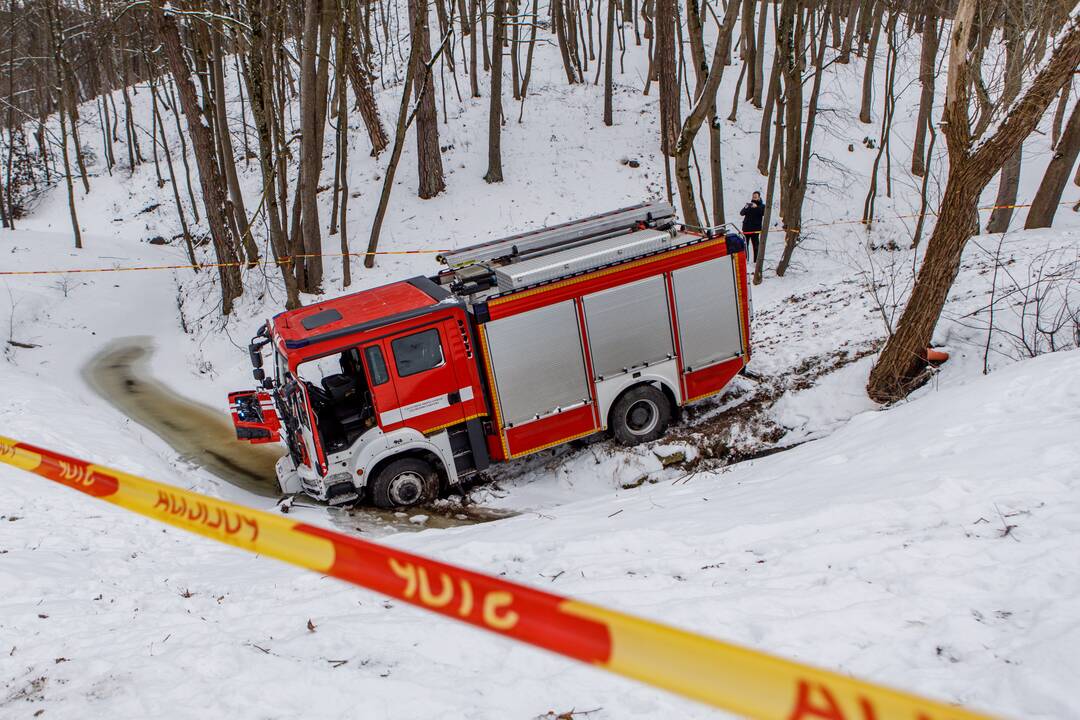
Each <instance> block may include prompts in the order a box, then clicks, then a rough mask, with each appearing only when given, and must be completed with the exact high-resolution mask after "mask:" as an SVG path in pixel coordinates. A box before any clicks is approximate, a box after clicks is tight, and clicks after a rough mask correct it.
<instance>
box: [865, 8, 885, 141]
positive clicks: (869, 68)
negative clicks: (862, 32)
mask: <svg viewBox="0 0 1080 720" xmlns="http://www.w3.org/2000/svg"><path fill="white" fill-rule="evenodd" d="M869 1H870V2H873V0H869ZM884 13H885V4H884V3H882V2H876V3H874V10H873V11H872V12H871V13H870V14H869V17H870V18H871V20H870V22H871V23H872V24H873V30H872V31H871V34H870V46H869V47H868V48H867V50H866V65H865V66H864V67H863V84H862V105H861V106H860V108H859V122H863V123H867V124H869V123H871V122H872V121H873V119H872V118H871V116H870V109H871V106H872V105H873V101H874V60H875V58H876V57H877V46H878V40H879V39H880V38H881V18H882V16H883V15H884Z"/></svg>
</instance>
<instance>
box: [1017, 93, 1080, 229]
mask: <svg viewBox="0 0 1080 720" xmlns="http://www.w3.org/2000/svg"><path fill="white" fill-rule="evenodd" d="M1066 87H1068V86H1067V85H1066ZM1078 153H1080V101H1077V103H1076V104H1075V105H1073V109H1072V114H1070V115H1069V122H1068V124H1067V125H1066V126H1065V132H1064V134H1062V136H1061V140H1060V141H1058V144H1057V147H1055V148H1054V155H1053V157H1051V158H1050V164H1049V165H1047V166H1046V172H1045V173H1043V178H1042V182H1040V183H1039V189H1038V191H1036V193H1035V199H1034V200H1033V201H1032V203H1031V209H1030V210H1028V215H1027V222H1025V223H1024V229H1026V230H1031V229H1032V228H1044V227H1050V226H1051V225H1052V224H1053V222H1054V214H1055V213H1056V212H1057V209H1058V207H1059V205H1060V204H1061V193H1062V192H1064V190H1065V185H1066V184H1067V183H1068V182H1069V175H1070V174H1071V170H1072V168H1073V165H1075V164H1076V157H1077V154H1078ZM1077 177H1078V178H1080V175H1078V176H1077ZM1078 184H1080V183H1078Z"/></svg>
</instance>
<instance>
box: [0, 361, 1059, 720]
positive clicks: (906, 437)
mask: <svg viewBox="0 0 1080 720" xmlns="http://www.w3.org/2000/svg"><path fill="white" fill-rule="evenodd" d="M10 390H11V392H10V394H11V395H12V396H13V397H12V403H11V404H10V405H8V406H7V407H5V408H4V410H3V411H2V415H0V417H2V424H3V426H4V427H5V429H9V431H10V432H13V433H15V434H31V435H35V436H41V435H42V433H41V431H40V429H39V427H38V425H37V422H36V419H35V418H34V417H33V416H31V414H30V413H31V412H33V413H34V415H38V414H40V413H47V414H48V415H49V416H50V417H53V418H54V419H55V420H56V423H55V425H56V427H55V428H54V430H53V431H52V432H55V440H56V441H57V442H61V441H63V442H64V443H65V444H67V445H69V446H73V449H74V450H75V451H76V452H79V453H82V454H85V455H87V456H89V457H92V458H94V459H99V460H104V461H109V462H113V463H115V464H118V465H122V466H124V467H127V468H132V469H138V470H142V471H144V472H147V473H150V474H155V475H157V476H158V477H168V475H169V472H170V470H169V468H167V467H164V466H161V465H160V464H155V463H152V462H147V460H146V456H145V453H144V452H143V449H142V448H141V447H140V446H139V445H138V444H137V443H135V442H133V441H132V439H131V438H130V437H129V436H125V435H123V434H121V433H115V432H111V431H110V430H111V429H110V428H101V429H99V430H95V431H93V432H91V433H86V432H81V431H82V430H85V429H86V428H87V427H92V426H94V425H96V422H95V421H94V419H93V410H92V409H89V408H86V407H85V406H81V405H80V403H78V402H73V401H72V400H71V399H69V398H67V397H65V396H64V394H63V393H60V392H58V391H53V390H50V389H47V388H42V387H41V386H40V385H37V384H34V383H30V382H26V383H19V384H17V385H15V386H12V387H11V388H10ZM1078 407H1080V352H1077V351H1073V352H1068V353H1057V354H1054V355H1049V356H1045V357H1041V358H1038V359H1036V360H1032V361H1029V362H1025V363H1021V364H1017V365H1014V366H1012V367H1010V368H1007V369H1005V370H1002V371H1000V372H997V373H994V374H992V375H990V376H987V377H983V378H978V379H974V380H972V381H970V382H966V383H963V384H958V385H957V386H955V387H951V388H948V389H945V390H942V391H940V392H937V393H934V394H931V395H928V396H927V397H924V398H922V399H920V400H918V401H916V402H912V403H909V404H907V405H904V406H902V407H898V408H896V409H893V410H889V411H885V412H867V413H863V414H860V415H858V416H857V417H855V418H854V419H853V420H852V421H851V422H850V423H848V424H847V425H846V426H845V427H844V428H842V429H840V430H838V431H837V432H835V433H834V434H833V435H832V436H830V437H828V438H826V439H823V440H820V441H817V442H813V443H810V444H806V445H803V446H801V447H799V448H796V449H794V450H792V451H789V452H786V453H782V454H779V455H774V456H771V457H768V458H764V459H761V460H757V461H752V462H748V463H743V464H740V465H737V466H733V467H731V468H730V469H729V470H728V471H726V472H718V473H700V474H696V475H694V476H692V477H688V478H685V479H683V480H682V481H679V482H672V483H662V484H657V485H645V486H643V487H641V488H638V489H637V490H635V491H632V492H626V493H624V494H622V495H620V496H618V497H617V498H614V499H611V498H599V499H593V500H586V501H581V502H576V503H570V504H566V505H563V506H561V507H557V508H554V509H549V510H548V511H546V512H545V513H544V515H543V517H537V516H535V515H527V516H521V517H517V518H513V519H510V520H504V521H500V522H498V523H491V524H486V525H477V526H472V527H467V528H458V529H452V530H440V531H426V532H422V533H419V534H415V535H397V536H394V537H393V538H392V539H391V540H389V541H390V542H393V543H395V544H398V545H401V546H404V547H408V548H410V549H413V550H417V551H419V552H422V553H428V554H433V555H436V556H439V557H441V558H445V559H448V560H451V561H454V562H459V563H462V564H465V565H468V566H470V567H474V568H479V569H483V570H486V571H488V572H492V573H498V574H503V575H505V576H506V577H508V578H510V579H513V580H518V581H521V582H525V583H530V584H535V585H539V586H543V587H547V588H552V589H554V590H556V591H558V592H560V593H566V594H569V595H572V596H576V597H581V598H587V599H589V600H591V601H594V602H597V603H602V604H605V605H608V606H612V607H616V608H619V609H624V610H629V611H632V612H635V613H640V614H643V615H645V616H648V617H652V618H656V619H659V620H663V621H665V622H669V623H674V624H676V625H680V626H683V627H686V628H690V629H693V630H696V631H699V632H703V633H707V634H710V635H715V636H719V637H723V638H728V639H733V640H736V641H739V642H742V643H745V644H748V645H751V646H754V647H760V648H765V649H769V650H771V651H774V652H779V653H782V654H785V655H788V656H791V657H796V658H800V659H802V660H805V661H808V662H812V663H815V664H820V665H826V666H829V667H834V668H839V669H841V670H842V671H846V672H851V673H855V674H858V675H861V676H864V677H867V678H871V679H875V680H878V681H882V682H886V683H890V684H895V685H899V686H902V687H905V688H908V689H912V690H916V691H920V692H923V693H927V694H930V695H934V696H937V697H941V698H945V699H948V700H956V701H960V702H963V703H965V704H967V705H971V706H974V707H981V708H985V709H989V710H993V711H995V712H1000V713H1004V714H1006V715H1013V716H1016V717H1045V718H1060V717H1067V716H1070V715H1074V714H1075V713H1076V712H1078V711H1080V705H1077V702H1076V699H1075V697H1074V696H1073V695H1072V694H1071V688H1072V680H1073V679H1074V678H1075V677H1076V675H1077V673H1080V657H1078V656H1077V653H1076V651H1075V648H1076V646H1077V643H1078V642H1080V626H1078V625H1077V621H1076V608H1075V607H1074V605H1073V603H1072V602H1071V599H1072V598H1075V597H1076V596H1077V594H1078V593H1080V532H1078V531H1080V476H1078V474H1077V467H1080V446H1078V445H1077V443H1076V438H1077V437H1078V436H1080V410H1078V409H1077V408H1078ZM71 438H78V439H77V440H75V441H74V442H72V440H71ZM0 479H2V481H3V486H4V500H3V508H4V510H3V517H2V518H0V520H2V522H0V553H3V555H2V558H0V586H2V587H3V588H4V589H5V590H4V599H3V608H4V609H3V614H2V617H0V638H2V640H0V643H2V645H0V651H2V652H0V682H2V683H3V690H2V691H0V714H4V715H7V714H9V713H10V714H11V716H13V717H14V716H22V715H24V714H27V711H32V710H37V709H44V710H46V712H47V715H46V717H53V716H60V717H106V716H107V717H117V718H126V717H131V718H135V717H149V716H168V717H176V718H183V717H192V718H195V717H205V716H206V715H207V714H208V713H210V714H225V713H239V715H240V716H243V717H297V716H301V717H343V718H344V717H357V716H360V717H472V718H507V717H535V716H538V715H541V714H543V713H545V712H547V711H549V710H555V711H559V712H562V711H566V710H570V709H577V710H578V711H581V710H586V709H593V708H598V710H597V712H596V713H595V714H594V715H589V716H588V717H596V718H627V717H641V718H646V717H648V718H655V717H711V716H713V715H712V714H711V712H710V711H708V710H706V709H705V708H702V707H699V706H696V705H693V704H690V703H688V702H684V701H681V700H678V699H676V698H673V697H671V696H669V695H667V694H665V693H663V692H660V691H657V690H653V689H650V688H647V687H644V686H641V685H635V684H632V683H630V682H628V681H624V680H622V679H618V678H614V677H608V676H605V675H604V674H603V673H601V672H600V671H599V670H595V669H591V668H588V667H584V666H578V665H574V664H572V663H570V662H568V661H564V660H562V659H560V658H556V657H553V656H549V655H546V654H544V653H542V652H540V651H535V650H532V649H528V648H523V647H519V646H515V645H512V644H511V643H509V642H507V641H504V640H502V639H501V638H495V637H489V636H486V635H483V634H480V633H478V632H477V631H475V630H473V629H471V628H467V627H462V626H457V625H454V624H452V623H450V622H447V621H444V620H442V619H437V618H433V617H429V616H426V615H425V614H424V613H422V612H421V611H419V610H415V609H412V608H408V607H403V606H397V604H396V603H393V602H389V601H386V600H383V599H381V598H379V597H376V596H374V595H372V594H369V593H366V592H363V591H360V590H357V589H355V588H351V587H347V586H345V585H343V584H340V583H338V582H337V581H334V580H331V579H327V578H324V577H319V576H317V575H314V574H310V573H304V572H303V571H300V570H297V569H294V568H291V567H287V566H284V565H281V564H278V563H277V562H275V561H272V560H267V559H262V558H256V557H251V556H247V555H244V554H242V553H240V552H239V551H235V550H233V549H230V548H227V547H223V546H217V545H214V544H212V543H210V542H209V541H206V540H203V539H201V538H197V537H192V536H188V535H187V534H185V533H182V532H180V531H175V530H172V529H164V528H162V527H160V526H156V525H155V524H153V523H152V522H150V521H147V520H144V519H141V518H138V517H135V516H132V515H130V514H126V513H124V512H123V511H121V510H119V509H116V508H113V507H111V506H107V505H103V504H102V505H94V504H92V501H91V500H90V499H88V498H85V497H83V496H80V495H77V494H75V493H71V492H70V491H67V490H64V489H62V488H59V487H55V486H52V485H50V484H49V483H47V482H45V481H43V480H41V479H39V478H35V477H33V476H30V475H25V474H20V473H19V472H18V471H16V470H13V469H10V468H0ZM309 619H310V620H311V622H312V623H313V625H314V627H315V630H314V631H310V630H309V629H308V627H307V625H308V620H309Z"/></svg>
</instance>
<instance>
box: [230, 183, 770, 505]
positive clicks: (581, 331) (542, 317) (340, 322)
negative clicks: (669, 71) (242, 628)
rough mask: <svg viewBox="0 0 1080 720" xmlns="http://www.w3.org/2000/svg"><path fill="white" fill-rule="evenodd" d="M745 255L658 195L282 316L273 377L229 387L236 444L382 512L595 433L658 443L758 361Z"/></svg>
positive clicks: (291, 477) (302, 484)
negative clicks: (271, 455) (753, 354)
mask: <svg viewBox="0 0 1080 720" xmlns="http://www.w3.org/2000/svg"><path fill="white" fill-rule="evenodd" d="M744 252H745V244H744V242H743V239H742V238H741V237H740V236H739V235H737V234H734V233H730V234H723V233H716V232H712V231H705V232H697V231H692V230H691V229H688V228H685V227H683V226H680V225H679V224H678V223H676V221H675V218H674V211H673V209H672V208H671V206H670V205H667V204H666V203H653V204H644V205H640V206H636V207H633V208H626V209H623V210H618V211H615V212H611V213H606V214H603V215H599V216H595V217H591V218H585V219H583V220H578V221H575V222H571V223H566V224H564V225H558V226H555V227H549V228H545V229H542V230H538V231H534V232H530V233H525V234H522V235H517V236H514V237H511V238H506V239H504V240H498V241H494V242H489V243H483V244H480V245H475V246H472V247H469V248H465V249H462V250H457V251H454V252H451V253H447V254H446V255H444V256H441V257H440V260H442V262H443V263H444V264H445V265H446V266H447V267H446V269H445V270H443V271H442V272H440V273H439V274H437V275H434V276H432V277H415V278H411V279H408V280H402V281H399V282H393V283H390V284H388V285H383V286H381V287H376V288H372V289H369V290H364V291H361V292H357V293H352V294H349V295H345V296H342V297H339V298H334V299H332V300H326V301H324V302H321V303H317V304H315V305H310V306H306V307H302V308H298V309H296V310H291V311H288V312H284V313H280V314H278V315H276V316H275V317H274V318H272V319H271V320H269V321H268V322H267V323H266V324H265V325H263V326H262V327H261V328H260V329H259V331H258V333H257V334H256V336H255V337H254V338H253V339H252V342H251V345H250V346H249V350H250V355H251V361H252V365H253V367H254V376H255V379H256V381H257V382H258V383H259V384H260V385H261V389H259V390H254V391H242V392H234V393H231V394H230V396H229V400H230V406H231V409H232V414H233V421H234V424H235V426H236V431H237V436H238V437H240V438H241V439H246V440H249V441H251V442H256V443H259V442H275V441H277V440H279V439H283V440H284V441H285V444H286V446H287V447H288V453H287V454H286V455H285V456H284V457H282V458H281V459H280V460H279V461H278V464H277V476H278V481H279V483H280V485H281V488H282V491H283V492H285V493H306V494H308V495H310V496H312V497H314V498H316V499H318V500H323V501H326V502H328V503H330V504H343V503H349V502H353V501H357V500H361V501H365V502H371V503H374V504H375V505H377V506H380V507H405V506H410V505H416V504H420V503H425V502H429V501H431V500H433V499H434V498H435V497H436V496H437V495H438V494H439V492H440V491H441V490H442V489H445V488H446V487H449V486H454V485H458V484H460V483H461V482H462V481H463V480H464V479H466V478H467V477H469V476H472V475H475V474H476V473H479V472H481V471H483V470H485V469H486V468H487V467H488V466H489V464H490V463H491V462H493V461H496V462H497V461H505V460H511V459H514V458H518V457H521V456H524V455H527V454H530V453H534V452H537V451H540V450H544V449H546V448H550V447H553V446H556V445H559V444H561V443H565V442H568V441H571V440H574V439H577V438H582V437H585V436H588V435H593V434H596V433H600V432H605V431H606V432H610V433H611V434H612V435H613V436H614V437H615V438H616V439H617V440H618V441H619V442H622V443H624V444H637V443H640V442H647V441H651V440H655V439H657V438H658V437H660V436H661V435H662V434H663V433H664V431H665V430H666V428H667V425H668V423H669V422H670V421H671V419H672V417H673V416H674V415H675V414H676V413H677V412H678V408H680V407H681V406H683V405H685V404H687V403H689V402H693V401H695V400H698V399H700V398H703V397H705V396H708V395H712V394H714V393H717V392H719V391H720V390H722V389H723V388H724V387H725V386H726V385H727V383H728V382H729V381H730V380H731V379H732V378H733V377H734V376H735V375H736V374H737V373H738V372H739V370H740V369H742V367H743V366H744V365H745V364H746V363H747V362H748V361H749V357H750V331H749V288H748V285H747V281H746V262H745V255H744ZM267 347H269V348H270V350H271V351H272V370H270V371H269V372H268V370H267V369H264V357H263V352H264V350H265V349H266V348H267Z"/></svg>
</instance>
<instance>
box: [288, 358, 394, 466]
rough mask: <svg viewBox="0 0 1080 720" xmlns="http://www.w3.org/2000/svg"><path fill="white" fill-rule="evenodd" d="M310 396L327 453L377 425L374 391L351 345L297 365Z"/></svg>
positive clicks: (298, 373) (347, 444) (341, 447)
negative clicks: (339, 351)
mask: <svg viewBox="0 0 1080 720" xmlns="http://www.w3.org/2000/svg"><path fill="white" fill-rule="evenodd" d="M297 376H298V378H299V380H300V382H302V383H304V386H305V387H306V388H307V391H308V396H309V397H310V398H311V409H312V411H313V413H314V417H313V418H312V419H313V421H314V424H315V426H316V428H317V430H318V432H319V435H320V437H321V439H322V443H323V447H324V448H325V449H326V451H327V452H328V453H333V452H341V451H342V450H345V449H346V448H348V447H349V446H350V445H352V443H353V442H354V441H355V440H356V439H357V438H358V437H360V435H362V434H363V433H364V431H366V430H367V429H368V428H370V427H372V426H374V424H375V412H374V408H373V406H372V401H371V392H370V390H369V388H368V384H367V378H366V377H365V376H364V370H363V365H362V363H361V361H360V353H359V351H358V350H357V349H356V348H349V349H348V350H345V351H344V352H341V353H336V354H333V355H324V356H323V357H320V358H316V359H314V360H309V361H307V362H305V363H303V364H301V365H300V366H299V367H297Z"/></svg>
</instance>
